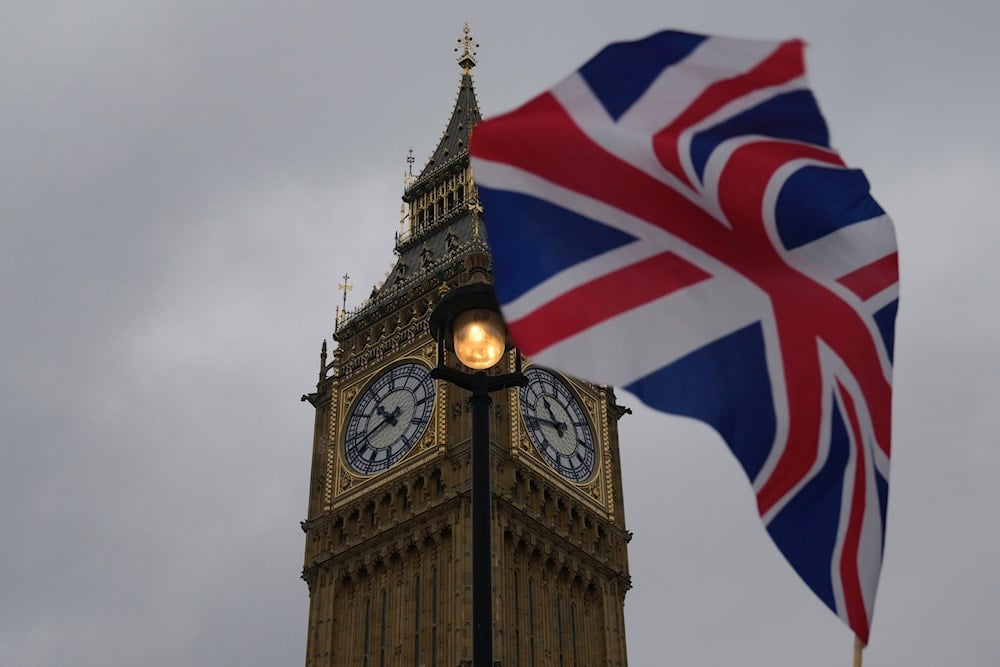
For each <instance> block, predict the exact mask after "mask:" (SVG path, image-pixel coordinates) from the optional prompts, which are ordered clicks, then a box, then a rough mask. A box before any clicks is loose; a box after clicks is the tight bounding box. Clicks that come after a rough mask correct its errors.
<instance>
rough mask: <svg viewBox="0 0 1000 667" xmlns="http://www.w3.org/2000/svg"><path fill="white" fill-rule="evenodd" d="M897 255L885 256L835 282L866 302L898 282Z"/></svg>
mask: <svg viewBox="0 0 1000 667" xmlns="http://www.w3.org/2000/svg"><path fill="white" fill-rule="evenodd" d="M898 257H899V255H898V253H895V252H894V253H892V254H891V255H886V256H885V257H883V258H882V259H878V260H875V261H874V262H872V263H871V264H869V265H867V266H862V267H861V268H860V269H857V270H856V271H853V272H851V273H848V274H847V275H846V276H841V277H840V278H838V279H837V282H838V283H840V284H841V285H843V286H844V287H846V288H847V289H849V290H851V291H852V292H854V293H855V294H857V295H858V297H860V298H861V300H862V301H867V300H868V299H870V298H872V297H873V296H875V295H876V294H878V293H879V292H881V291H882V290H884V289H885V288H886V287H889V286H890V285H895V284H896V283H897V282H899V267H898V265H897V264H898V261H899V260H898Z"/></svg>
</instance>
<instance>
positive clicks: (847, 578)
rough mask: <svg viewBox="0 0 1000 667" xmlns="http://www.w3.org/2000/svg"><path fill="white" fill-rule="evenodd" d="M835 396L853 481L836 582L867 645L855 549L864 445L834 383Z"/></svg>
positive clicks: (861, 513) (861, 514) (861, 516)
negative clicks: (846, 429) (846, 431)
mask: <svg viewBox="0 0 1000 667" xmlns="http://www.w3.org/2000/svg"><path fill="white" fill-rule="evenodd" d="M837 393H838V394H840V400H841V401H842V402H843V404H844V411H845V412H846V413H847V415H846V418H847V421H848V423H849V424H850V427H851V435H852V441H853V442H852V445H853V447H854V449H855V452H854V479H853V480H852V484H851V490H852V493H851V506H850V517H849V518H848V521H847V532H846V534H845V535H844V544H843V548H842V550H841V552H840V581H841V583H842V584H843V587H844V605H845V606H846V607H847V623H848V625H849V626H850V627H851V629H852V630H854V634H856V635H857V636H858V639H860V640H861V641H862V642H863V643H865V644H867V643H868V612H867V611H866V610H865V598H864V592H863V591H862V590H861V579H860V577H859V575H858V548H859V546H860V544H861V527H862V525H863V524H864V520H865V501H866V498H865V443H864V441H863V440H862V439H861V428H860V426H859V424H858V413H857V410H856V409H855V407H854V401H853V400H852V399H851V397H850V395H849V394H848V393H847V391H846V390H845V389H844V386H843V385H842V384H840V383H839V382H838V383H837Z"/></svg>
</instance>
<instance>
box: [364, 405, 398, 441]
mask: <svg viewBox="0 0 1000 667" xmlns="http://www.w3.org/2000/svg"><path fill="white" fill-rule="evenodd" d="M375 412H377V413H379V414H380V415H382V421H380V422H379V423H378V424H375V428H373V429H371V430H370V431H368V435H369V436H371V435H373V434H374V433H375V431H377V430H379V429H380V428H382V427H383V426H385V425H386V424H392V425H393V426H395V425H396V422H397V420H396V417H397V416H399V406H398V405H397V406H396V409H395V410H393V411H392V412H386V411H385V408H383V407H382V406H381V405H380V406H378V407H377V408H375Z"/></svg>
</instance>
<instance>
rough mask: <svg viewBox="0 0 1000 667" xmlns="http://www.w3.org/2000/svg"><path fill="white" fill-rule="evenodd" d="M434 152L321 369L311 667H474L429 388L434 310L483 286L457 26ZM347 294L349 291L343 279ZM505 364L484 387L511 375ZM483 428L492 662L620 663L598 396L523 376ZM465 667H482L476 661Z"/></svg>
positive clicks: (443, 430)
mask: <svg viewBox="0 0 1000 667" xmlns="http://www.w3.org/2000/svg"><path fill="white" fill-rule="evenodd" d="M459 42H460V48H459V49H458V51H459V60H458V64H459V66H460V68H461V78H460V82H459V89H458V95H457V98H456V100H455V105H454V108H453V110H452V113H451V117H450V119H449V121H448V124H447V126H446V128H445V131H444V134H443V135H442V137H441V140H440V142H439V143H438V145H437V147H436V148H435V150H434V151H433V153H432V155H431V157H430V158H429V159H428V160H427V163H426V165H425V166H424V168H423V169H422V170H421V171H420V172H419V174H418V175H416V176H415V177H412V178H410V179H408V181H407V184H406V187H405V190H404V192H403V202H404V211H405V216H404V220H403V225H402V228H401V230H400V231H399V233H397V235H396V243H395V253H396V262H395V265H394V266H393V268H392V270H391V271H390V273H389V274H388V276H387V277H386V279H385V281H384V282H383V283H382V284H381V285H379V286H377V287H376V288H375V289H373V290H372V292H371V296H370V297H369V298H368V299H367V300H366V301H365V302H364V303H363V304H361V306H359V307H358V308H356V309H354V310H351V311H349V312H343V313H341V314H340V316H339V317H338V321H337V328H336V331H335V333H334V335H333V339H334V341H335V347H334V349H333V350H332V351H330V352H328V350H327V346H326V344H325V343H324V345H323V349H322V351H321V354H320V373H319V381H318V384H317V387H316V391H315V392H314V393H311V394H309V395H308V396H306V397H304V398H306V399H308V401H309V402H310V403H311V404H312V405H313V406H314V407H315V430H314V438H313V448H312V468H311V470H312V472H311V475H310V488H309V501H308V509H307V517H306V519H305V521H303V522H302V527H303V530H304V531H305V533H306V546H305V562H304V568H303V573H302V577H303V579H304V580H305V581H306V583H307V585H308V588H309V625H308V637H307V642H306V660H305V662H306V665H307V666H308V667H340V666H348V665H350V666H355V665H356V666H359V667H360V666H364V667H375V666H389V665H391V666H401V665H406V666H410V665H413V666H414V667H420V666H426V667H432V666H433V667H436V666H438V665H444V666H448V667H459V666H461V665H470V664H471V655H472V628H471V620H472V593H471V588H472V586H471V582H472V566H471V557H470V554H471V512H470V508H471V481H470V478H471V475H470V460H471V432H472V425H471V417H470V408H469V393H468V392H467V391H465V390H464V389H461V388H459V387H457V386H455V385H453V384H450V383H448V382H446V381H443V380H439V379H435V378H433V377H432V375H431V372H432V369H433V367H434V365H435V362H436V360H437V358H438V350H437V343H436V341H435V340H434V338H433V337H432V335H431V333H430V330H429V326H428V321H429V318H430V315H431V312H432V311H433V309H434V307H435V305H436V304H437V303H438V302H439V301H440V300H441V298H442V296H444V295H445V294H447V293H448V292H449V291H451V290H454V289H456V288H458V287H462V286H464V285H468V284H470V283H474V282H490V281H491V279H492V278H491V276H492V274H491V267H490V257H489V246H488V245H487V243H486V238H485V230H484V227H483V225H482V222H481V219H480V214H481V210H482V209H481V207H480V205H479V200H478V197H477V194H476V188H475V185H474V183H473V180H472V172H471V169H470V166H469V154H468V142H469V137H470V134H471V131H472V128H473V127H474V126H475V124H476V123H477V122H478V121H479V120H480V112H479V104H478V101H477V98H476V93H475V90H474V87H473V79H472V75H471V71H472V68H473V67H474V66H475V53H474V50H473V46H474V45H473V44H472V42H471V39H470V38H469V34H468V29H467V28H466V32H465V35H464V37H463V38H462V39H460V40H459ZM345 284H346V283H345ZM519 363H520V359H519V355H518V353H517V352H516V350H511V351H508V352H507V353H505V355H504V356H503V358H502V360H501V362H500V363H499V364H498V365H497V366H496V367H495V368H494V369H492V370H491V371H490V372H491V373H498V374H500V373H510V372H512V371H514V369H515V366H516V365H519ZM524 376H525V380H526V383H525V386H521V387H512V388H508V389H503V390H502V391H500V392H498V393H497V394H495V395H494V397H493V402H492V407H491V409H490V413H489V416H488V418H489V421H490V433H491V440H490V450H491V457H492V458H491V479H492V482H491V499H492V523H491V528H490V530H491V534H492V545H493V548H492V555H491V568H492V573H493V574H492V612H493V645H494V661H495V664H499V665H502V666H503V667H549V666H552V667H555V666H560V667H571V666H577V667H588V666H594V667H596V666H611V665H625V664H626V652H625V633H624V614H623V605H624V599H625V593H626V591H627V590H628V588H629V586H630V580H629V574H628V561H627V553H626V552H627V543H628V541H629V533H628V532H627V530H626V529H625V523H624V516H623V502H622V489H621V469H620V465H619V460H618V430H617V420H618V419H619V418H620V417H621V416H622V414H623V413H624V412H625V409H624V408H622V407H621V406H619V405H617V403H616V401H615V396H614V393H613V392H612V390H611V389H610V388H609V387H604V386H598V385H593V384H589V383H586V382H582V381H579V380H576V379H574V378H570V377H566V376H564V375H561V374H559V373H558V372H556V371H553V370H551V369H547V368H542V367H539V366H534V365H532V364H531V362H530V360H527V359H526V360H524ZM476 667H479V666H478V665H477V666H476Z"/></svg>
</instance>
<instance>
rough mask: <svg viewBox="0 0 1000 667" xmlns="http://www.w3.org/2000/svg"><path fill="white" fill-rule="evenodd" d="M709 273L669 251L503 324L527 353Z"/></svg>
mask: <svg viewBox="0 0 1000 667" xmlns="http://www.w3.org/2000/svg"><path fill="white" fill-rule="evenodd" d="M710 277H711V275H710V274H708V273H706V272H705V271H703V270H702V269H700V268H698V267H697V266H695V265H694V264H691V263H690V262H687V261H685V260H684V259H682V258H681V257H679V256H677V255H675V254H674V253H672V252H664V253H660V254H659V255H654V256H652V257H649V258H648V259H644V260H642V261H641V262H638V263H636V264H633V265H631V266H627V267H624V268H622V269H619V270H617V271H614V272H612V273H608V274H605V275H603V276H601V277H600V278H596V279H594V280H591V281H590V282H587V283H584V284H582V285H580V286H579V287H576V288H574V289H572V290H569V291H568V292H565V293H564V294H562V295H560V296H559V297H557V298H555V299H553V300H552V301H549V302H548V303H546V304H545V305H543V306H542V307H540V308H538V309H536V310H534V311H532V312H531V313H530V314H528V315H526V316H525V317H522V318H521V319H519V320H516V321H514V322H510V323H508V326H509V327H510V332H511V336H512V337H513V338H514V340H515V341H517V346H518V347H519V348H520V349H521V351H522V352H524V353H525V354H526V355H528V356H529V357H530V356H532V355H535V354H538V352H540V351H541V350H544V349H545V348H547V347H549V346H550V345H554V344H555V343H558V342H559V341H561V340H563V339H565V338H567V337H569V336H571V335H573V334H575V333H579V332H580V331H583V330H584V329H588V328H590V327H592V326H594V325H596V324H600V323H601V322H603V321H605V320H607V319H609V318H612V317H614V316H615V315H619V314H621V313H624V312H626V311H629V310H632V309H633V308H638V307H639V306H642V305H644V304H647V303H649V302H650V301H654V300H656V299H659V298H661V297H664V296H667V295H668V294H670V293H672V292H676V291H677V290H680V289H683V288H685V287H689V286H691V285H694V284H695V283H698V282H701V281H703V280H707V279H708V278H710Z"/></svg>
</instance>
